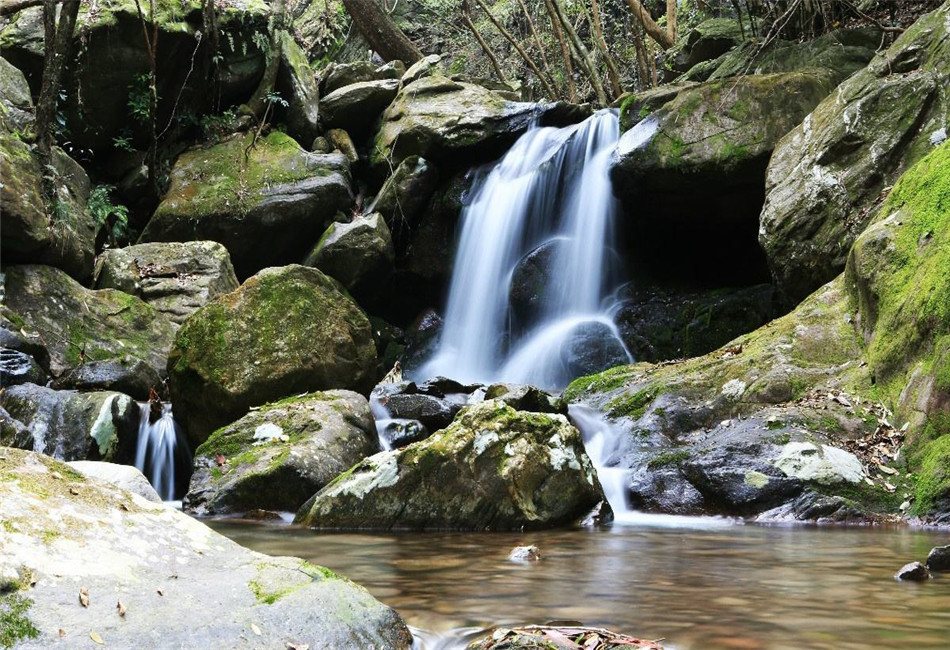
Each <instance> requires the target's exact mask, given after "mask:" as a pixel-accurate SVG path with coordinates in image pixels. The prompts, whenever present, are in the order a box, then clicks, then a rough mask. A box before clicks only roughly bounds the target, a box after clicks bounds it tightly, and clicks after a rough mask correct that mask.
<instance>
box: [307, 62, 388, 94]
mask: <svg viewBox="0 0 950 650" xmlns="http://www.w3.org/2000/svg"><path fill="white" fill-rule="evenodd" d="M377 69H378V67H377V66H376V65H375V64H373V63H372V62H370V61H354V62H352V63H335V64H331V65H330V67H329V68H328V69H327V70H326V71H324V73H323V75H322V82H321V83H322V86H323V94H324V96H326V95H329V94H330V93H332V92H334V91H335V90H337V89H339V88H343V87H344V86H349V85H352V84H355V83H361V82H365V81H376V80H377V79H380V78H381V77H380V76H379V73H378V72H377ZM386 78H388V77H386Z"/></svg>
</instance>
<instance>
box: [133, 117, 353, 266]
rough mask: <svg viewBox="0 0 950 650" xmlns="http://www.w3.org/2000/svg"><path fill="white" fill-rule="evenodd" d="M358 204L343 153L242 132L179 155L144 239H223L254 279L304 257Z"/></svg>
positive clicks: (285, 138)
mask: <svg viewBox="0 0 950 650" xmlns="http://www.w3.org/2000/svg"><path fill="white" fill-rule="evenodd" d="M352 203H353V196H352V194H351V191H350V173H349V166H348V164H347V162H346V160H345V159H344V157H343V156H342V155H340V154H325V155H320V154H313V153H309V152H307V151H305V150H304V149H302V148H301V147H300V145H298V144H297V143H296V142H295V141H294V140H293V139H292V138H290V137H289V136H287V135H285V134H283V133H280V132H279V131H273V132H271V133H270V134H268V135H267V136H264V137H261V138H257V139H255V136H254V134H252V133H248V134H240V135H235V136H233V137H231V138H229V139H227V140H225V141H224V142H221V143H218V144H212V145H208V146H199V147H196V148H193V149H190V150H188V151H186V152H185V153H183V154H182V155H181V156H179V157H178V160H177V161H176V162H175V166H174V167H173V168H172V172H171V187H170V188H169V190H168V194H167V195H166V196H165V198H164V200H163V201H162V202H161V204H159V206H158V208H157V209H156V210H155V214H154V215H153V216H152V218H151V220H150V221H149V222H148V225H147V226H146V227H145V230H144V232H143V233H142V236H141V238H140V239H139V243H145V242H170V241H192V240H194V239H206V240H212V241H216V242H219V243H221V244H224V246H225V248H227V249H228V253H229V254H230V255H231V261H232V262H233V263H234V269H235V271H236V272H237V275H238V277H239V278H246V277H248V276H250V275H252V274H254V273H256V272H257V271H259V270H261V269H262V268H265V267H268V266H278V265H283V264H291V263H295V262H299V261H300V260H302V259H303V257H304V255H306V253H307V251H308V250H309V248H310V247H311V246H313V244H314V242H316V241H317V239H319V237H320V233H322V232H323V231H324V230H325V229H326V227H327V225H328V224H329V223H330V222H331V221H332V220H333V217H334V215H335V214H336V213H337V212H340V211H344V212H345V211H348V210H349V208H350V206H351V205H352Z"/></svg>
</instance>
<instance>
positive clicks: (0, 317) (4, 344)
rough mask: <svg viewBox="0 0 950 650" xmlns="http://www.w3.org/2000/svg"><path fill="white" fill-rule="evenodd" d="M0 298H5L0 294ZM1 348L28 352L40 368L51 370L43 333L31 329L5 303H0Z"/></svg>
mask: <svg viewBox="0 0 950 650" xmlns="http://www.w3.org/2000/svg"><path fill="white" fill-rule="evenodd" d="M4 284H5V282H4ZM4 289H5V287H4ZM0 300H4V298H3V297H2V296H0ZM0 348H8V349H10V350H16V351H17V352H23V353H24V354H28V355H29V356H31V357H33V359H34V360H35V361H36V363H38V364H39V366H40V368H42V369H43V370H44V371H47V370H49V363H50V358H49V350H47V349H46V344H45V343H44V341H43V337H42V335H41V334H40V333H39V332H37V331H31V330H30V328H29V327H28V326H27V324H26V323H25V322H24V320H23V319H22V318H20V317H19V316H17V315H16V314H15V313H13V312H12V311H11V310H10V309H8V308H7V307H6V306H5V305H0Z"/></svg>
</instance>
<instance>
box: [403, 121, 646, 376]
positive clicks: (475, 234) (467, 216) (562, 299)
mask: <svg viewBox="0 0 950 650" xmlns="http://www.w3.org/2000/svg"><path fill="white" fill-rule="evenodd" d="M619 139H620V127H619V122H618V118H617V115H616V114H615V113H614V112H612V111H600V112H598V113H597V114H596V115H594V116H593V117H591V118H589V119H588V120H586V121H584V122H582V123H581V124H578V125H575V126H571V127H567V128H563V129H556V128H550V127H547V128H544V127H535V128H532V129H530V130H529V131H528V132H527V133H525V135H523V136H522V137H521V138H520V139H519V140H518V142H517V143H515V145H514V147H512V148H511V150H510V151H509V152H508V154H507V155H506V156H505V157H504V158H503V159H502V160H501V161H500V162H499V163H498V164H496V165H495V166H494V167H492V168H491V169H490V170H489V171H488V172H487V174H485V175H484V176H483V177H482V178H480V179H479V180H478V181H477V184H476V188H475V191H474V193H473V198H472V201H471V202H470V203H469V205H468V206H467V207H466V209H465V211H464V213H463V215H462V224H463V225H462V235H461V239H460V240H459V249H458V254H457V256H456V260H455V270H454V272H453V275H452V283H451V288H450V292H449V300H448V305H447V307H446V313H445V320H444V326H443V329H442V334H441V338H440V341H439V347H438V349H437V351H436V353H435V355H434V356H433V357H432V358H431V359H430V360H429V361H428V362H427V363H426V364H425V365H424V366H423V367H422V368H420V369H419V372H418V373H416V374H417V375H418V376H420V377H432V376H436V375H445V376H450V377H452V378H454V379H458V380H460V381H464V382H490V381H498V380H503V381H516V382H523V383H530V384H534V385H537V386H541V387H544V388H561V387H563V386H564V384H566V383H567V382H568V381H570V380H571V379H572V378H573V375H574V374H576V372H574V370H575V369H576V368H577V367H578V364H577V363H576V356H577V353H578V349H579V348H583V347H584V343H585V341H590V340H591V337H593V336H596V337H599V338H600V339H601V340H603V339H605V338H606V339H607V340H608V341H609V346H610V347H611V349H612V350H613V357H612V359H614V360H615V361H617V360H618V359H619V361H618V362H623V361H629V360H630V356H629V354H628V353H627V351H626V348H625V347H624V346H623V344H622V343H621V342H620V339H619V336H618V335H617V329H616V326H615V325H614V324H613V322H612V321H611V319H610V318H609V315H608V309H607V308H608V307H609V305H607V304H605V302H607V301H606V299H607V296H608V291H609V290H610V289H611V288H612V287H610V286H609V284H610V280H611V279H613V278H616V277H619V271H620V269H618V268H616V267H617V265H618V262H617V259H616V256H613V255H611V254H610V253H609V251H610V250H611V244H612V243H613V230H614V216H615V213H616V211H617V205H616V201H615V199H614V198H613V193H612V191H611V187H610V179H609V177H608V167H609V164H610V156H611V154H612V152H613V150H614V148H615V147H616V146H617V143H618V140H619ZM544 245H549V246H551V250H552V251H553V252H552V253H551V257H550V262H549V264H548V265H547V267H548V278H547V281H546V286H545V287H544V295H543V297H542V298H541V300H540V302H541V304H540V305H539V309H538V310H537V313H536V314H534V315H533V317H532V318H531V319H530V321H529V322H527V323H520V324H519V327H518V328H513V327H512V320H513V318H512V314H511V311H510V308H509V288H510V285H511V280H512V274H513V272H514V270H515V267H516V265H517V264H518V263H519V260H522V258H524V256H525V255H527V254H529V253H531V252H532V251H536V250H538V249H539V247H540V246H544ZM614 365H617V364H616V363H615V364H614Z"/></svg>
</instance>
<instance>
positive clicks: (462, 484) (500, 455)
mask: <svg viewBox="0 0 950 650" xmlns="http://www.w3.org/2000/svg"><path fill="white" fill-rule="evenodd" d="M601 502H605V501H604V497H603V492H602V490H601V487H600V483H599V482H598V480H597V476H596V473H595V472H594V469H593V467H592V465H591V463H590V459H589V458H588V457H587V455H586V453H585V452H584V448H583V444H582V441H581V438H580V434H579V433H578V432H577V429H575V428H574V427H573V426H571V425H570V424H569V423H568V421H567V420H566V418H564V417H563V416H560V415H546V414H540V413H527V412H522V411H515V410H514V409H512V408H511V407H508V406H505V405H503V404H501V403H499V402H496V401H488V402H483V403H481V404H477V405H474V406H470V407H468V408H467V409H465V410H463V411H462V412H461V413H460V414H459V416H458V417H457V418H456V420H455V421H454V422H453V423H452V424H451V425H450V426H449V427H448V428H446V429H444V430H443V431H441V432H438V433H436V434H434V435H433V436H431V437H430V438H428V439H426V440H424V441H422V442H418V443H415V444H412V445H409V446H408V447H405V448H404V449H400V450H397V451H391V452H383V453H380V454H377V455H375V456H372V457H370V458H368V459H366V460H364V461H362V462H361V463H359V464H357V465H356V466H355V467H353V468H352V469H351V470H349V471H348V472H346V473H345V474H343V475H342V476H340V477H339V478H337V479H336V480H335V481H334V482H333V483H331V484H330V485H328V486H327V487H326V488H324V489H323V490H321V491H320V492H318V493H317V494H316V495H314V496H313V498H312V499H311V500H310V501H308V502H307V503H306V504H304V506H303V507H301V509H300V510H299V511H298V513H297V517H296V522H297V523H301V524H304V525H307V526H313V527H322V528H350V527H360V528H376V529H384V530H386V529H392V528H412V529H440V528H445V529H461V530H510V529H520V528H522V527H525V528H544V527H550V526H556V525H559V524H565V523H569V522H572V521H579V520H580V519H583V518H584V516H585V515H587V514H588V513H589V512H590V511H591V510H592V509H593V508H594V506H596V505H597V504H598V503H601Z"/></svg>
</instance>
